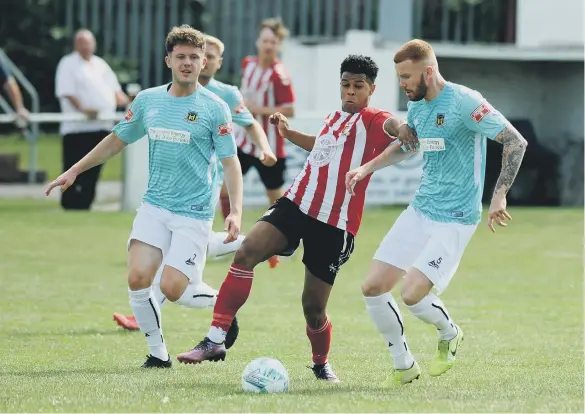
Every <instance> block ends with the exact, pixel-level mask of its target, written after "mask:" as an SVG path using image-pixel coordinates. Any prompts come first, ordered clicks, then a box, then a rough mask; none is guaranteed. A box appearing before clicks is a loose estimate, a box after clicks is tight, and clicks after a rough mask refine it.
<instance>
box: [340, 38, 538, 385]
mask: <svg viewBox="0 0 585 414" xmlns="http://www.w3.org/2000/svg"><path fill="white" fill-rule="evenodd" d="M394 62H395V64H396V72H397V74H398V77H399V79H400V86H401V87H402V88H403V89H404V90H405V92H406V94H407V96H408V99H409V101H410V102H409V103H408V113H407V122H406V123H400V122H395V125H393V129H394V133H393V134H394V135H395V136H397V137H398V139H399V140H400V141H401V142H402V144H403V145H402V147H401V144H395V145H391V146H390V147H389V148H387V149H386V150H385V152H384V153H382V154H381V155H379V156H378V157H377V158H376V159H374V160H372V161H371V162H369V163H367V164H365V165H363V166H362V167H360V168H358V169H356V170H354V171H351V172H349V173H348V174H347V177H346V185H347V189H348V191H349V192H350V193H351V192H352V191H353V186H355V184H356V183H357V182H358V181H360V180H361V179H363V178H364V177H366V176H367V175H368V174H370V173H372V172H374V171H376V170H378V169H380V168H383V167H385V166H388V165H391V164H394V163H396V162H400V161H402V160H404V159H405V158H407V157H408V156H409V154H412V149H413V148H416V151H422V152H423V161H424V163H423V174H422V178H421V182H420V186H419V188H418V190H417V192H416V194H415V196H414V199H413V200H412V202H411V204H410V206H408V208H407V209H406V210H405V211H404V212H403V213H402V214H401V215H400V216H399V217H398V219H397V220H396V222H395V223H394V225H393V226H392V228H391V229H390V231H389V232H388V234H387V235H386V237H384V239H383V240H382V243H381V244H380V246H379V248H378V250H377V251H376V253H375V255H374V259H373V261H372V265H371V268H370V272H369V274H368V277H367V278H366V280H365V281H364V283H363V284H362V292H363V294H364V297H365V302H366V308H367V310H368V313H369V314H370V317H371V318H372V320H373V322H374V325H375V326H376V328H377V329H378V331H380V333H381V334H382V336H383V338H384V341H385V342H386V343H387V344H388V347H389V350H390V353H391V355H392V357H393V359H394V368H395V370H394V372H393V373H392V375H390V377H389V378H388V380H387V382H386V384H387V385H398V384H405V383H409V382H411V381H412V380H414V379H416V378H418V377H419V375H420V372H421V370H420V367H419V366H418V364H417V363H416V361H415V360H414V357H413V356H412V354H411V353H410V350H409V348H408V346H407V344H406V337H405V335H404V323H403V319H402V317H401V314H400V310H399V308H398V306H397V304H396V301H395V300H394V298H393V296H392V293H391V290H392V289H393V288H394V286H395V285H396V283H397V282H398V281H399V280H400V279H402V278H403V277H404V281H403V285H402V291H401V296H402V300H403V302H404V304H405V305H406V307H407V308H408V309H409V310H410V311H411V312H412V314H413V315H414V316H416V317H417V318H419V319H420V320H422V321H423V322H426V323H428V324H431V325H434V326H435V327H436V328H437V330H438V334H439V342H438V348H437V351H436V353H435V355H434V357H433V359H432V361H431V363H430V366H429V374H430V375H431V376H438V375H441V374H443V373H445V372H446V371H447V370H449V369H450V368H451V367H452V366H453V365H454V363H455V358H456V356H457V352H458V349H459V346H460V344H461V341H462V340H463V330H462V329H461V327H460V326H459V325H457V324H456V323H455V322H454V321H453V319H452V318H451V316H450V315H449V312H448V311H447V308H446V307H445V305H444V304H443V302H442V301H441V300H440V299H439V298H438V296H437V295H439V294H441V293H442V292H443V291H444V290H445V289H446V288H447V286H448V285H449V283H450V281H451V278H452V277H453V275H454V274H455V272H456V270H457V268H458V266H459V261H460V260H461V257H462V256H463V252H464V250H465V248H466V246H467V244H468V243H469V241H470V240H471V237H472V236H473V234H474V232H475V230H476V228H477V225H478V223H479V222H480V220H481V210H482V205H481V198H482V194H483V186H484V173H485V162H486V139H491V140H495V141H497V142H500V143H501V144H503V146H504V149H503V159H502V170H501V173H500V177H499V179H498V182H497V184H496V188H495V192H494V194H493V198H492V201H491V205H490V208H489V213H488V223H487V224H488V226H489V228H490V229H491V230H492V231H495V230H494V227H493V223H494V222H495V223H496V224H498V225H499V226H502V227H505V226H506V223H505V221H506V220H509V219H511V217H510V215H509V214H508V212H507V211H506V194H507V192H508V191H509V190H510V187H511V186H512V183H513V182H514V179H515V177H516V174H517V173H518V170H519V168H520V164H521V163H522V158H523V157H524V152H525V151H526V145H527V143H526V140H525V139H524V138H523V137H522V136H521V135H520V133H518V131H517V130H516V129H515V128H514V127H513V126H512V125H511V124H510V123H509V122H508V121H507V120H506V118H504V116H503V115H502V114H500V113H499V112H498V111H497V110H496V109H494V107H493V106H492V105H490V104H489V103H488V102H487V101H486V100H485V99H484V98H483V96H482V95H481V94H480V93H479V92H477V91H474V90H471V89H469V88H466V87H465V86H461V85H457V84H454V83H451V82H447V81H445V79H444V78H443V77H442V76H441V74H440V73H439V67H438V64H437V59H436V56H435V54H434V52H433V49H432V47H431V46H430V45H429V44H428V43H426V42H424V41H421V40H412V41H410V42H408V43H406V44H405V45H403V46H402V48H401V49H400V50H399V51H398V52H397V53H396V55H395V56H394ZM393 122H394V121H393ZM413 132H414V133H415V134H413ZM417 141H418V142H417ZM405 150H406V151H408V152H404V151H405ZM432 288H435V291H436V294H437V295H435V294H434V293H432V292H431V289H432Z"/></svg>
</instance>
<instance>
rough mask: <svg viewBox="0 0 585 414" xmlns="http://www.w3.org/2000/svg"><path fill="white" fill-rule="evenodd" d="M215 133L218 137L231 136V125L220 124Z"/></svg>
mask: <svg viewBox="0 0 585 414" xmlns="http://www.w3.org/2000/svg"><path fill="white" fill-rule="evenodd" d="M217 131H218V132H219V135H220V136H223V135H228V134H231V133H232V124H231V123H230V122H228V123H227V124H222V125H220V126H218V127H217Z"/></svg>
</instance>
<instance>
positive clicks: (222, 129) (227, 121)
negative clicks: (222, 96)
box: [211, 102, 237, 159]
mask: <svg viewBox="0 0 585 414" xmlns="http://www.w3.org/2000/svg"><path fill="white" fill-rule="evenodd" d="M211 128H212V130H211V136H212V139H213V146H214V148H215V153H216V154H217V157H218V158H219V159H223V158H229V157H235V156H236V155H237V149H236V140H235V139H234V134H233V129H232V115H231V114H230V110H229V108H228V106H227V104H226V103H225V102H218V104H217V105H216V106H215V113H214V114H213V116H212V125H211Z"/></svg>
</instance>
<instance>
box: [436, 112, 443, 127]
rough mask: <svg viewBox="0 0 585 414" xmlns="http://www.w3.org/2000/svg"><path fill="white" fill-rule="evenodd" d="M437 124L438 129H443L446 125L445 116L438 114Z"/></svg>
mask: <svg viewBox="0 0 585 414" xmlns="http://www.w3.org/2000/svg"><path fill="white" fill-rule="evenodd" d="M435 124H436V125H437V126H438V127H442V126H443V125H445V114H437V119H436V120H435Z"/></svg>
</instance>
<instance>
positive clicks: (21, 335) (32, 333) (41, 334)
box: [6, 328, 133, 338]
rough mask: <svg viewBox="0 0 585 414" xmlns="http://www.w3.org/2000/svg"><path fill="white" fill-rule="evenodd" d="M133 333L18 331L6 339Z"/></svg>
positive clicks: (89, 329) (115, 330)
mask: <svg viewBox="0 0 585 414" xmlns="http://www.w3.org/2000/svg"><path fill="white" fill-rule="evenodd" d="M132 334H133V332H131V331H126V330H124V329H116V328H112V329H108V330H101V329H93V328H85V329H67V330H63V331H45V332H42V331H25V330H18V331H8V332H6V335H7V336H8V337H11V336H12V337H17V338H35V337H50V336H112V335H132Z"/></svg>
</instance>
